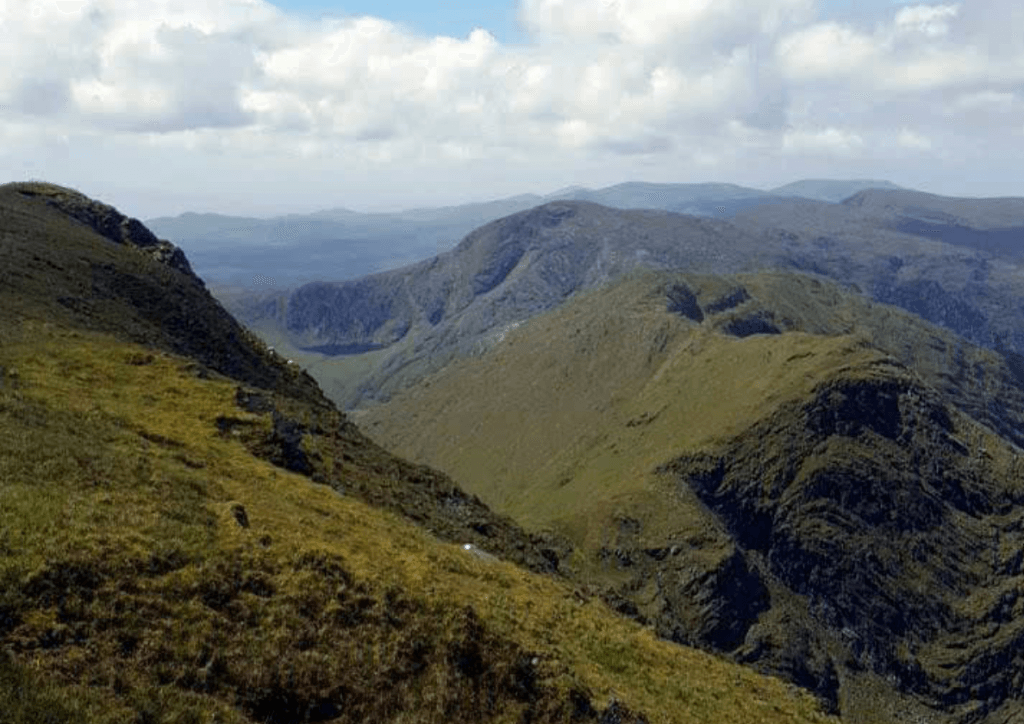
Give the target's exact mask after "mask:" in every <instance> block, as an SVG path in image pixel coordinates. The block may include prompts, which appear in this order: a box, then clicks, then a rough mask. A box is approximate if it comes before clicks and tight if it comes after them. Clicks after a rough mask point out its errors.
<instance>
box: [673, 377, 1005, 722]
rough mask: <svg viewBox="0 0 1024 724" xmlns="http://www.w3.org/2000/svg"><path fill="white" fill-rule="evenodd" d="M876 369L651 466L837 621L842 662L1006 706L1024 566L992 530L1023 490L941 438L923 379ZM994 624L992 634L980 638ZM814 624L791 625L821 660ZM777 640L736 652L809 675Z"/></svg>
mask: <svg viewBox="0 0 1024 724" xmlns="http://www.w3.org/2000/svg"><path fill="white" fill-rule="evenodd" d="M877 372H878V374H877V376H876V377H875V378H874V379H839V380H835V381H832V382H830V383H828V384H825V385H822V386H821V387H820V388H819V389H818V390H817V391H816V393H815V395H814V397H813V399H812V400H811V401H809V402H807V403H804V404H800V405H797V406H793V407H788V408H782V409H780V410H779V411H778V412H777V413H776V414H775V415H773V416H772V418H770V419H768V420H765V421H763V422H761V423H759V424H757V425H755V426H753V427H752V428H751V429H749V430H748V431H746V432H744V433H743V434H742V435H740V436H738V437H736V438H735V439H733V440H732V441H731V442H730V443H729V444H727V445H725V446H723V447H722V448H721V449H719V450H715V451H712V452H709V453H708V454H701V455H697V456H692V457H685V458H680V459H679V460H676V461H674V462H673V463H671V464H669V465H667V466H666V468H665V470H667V471H671V472H672V473H673V474H675V475H676V476H677V478H678V480H679V484H680V485H683V486H686V487H687V488H688V489H690V490H693V491H694V492H696V494H697V495H698V496H699V497H700V499H701V500H702V501H703V502H704V503H705V504H706V505H707V506H708V508H709V509H710V510H711V511H712V512H713V513H714V514H715V515H716V516H718V518H719V519H720V520H721V521H722V522H723V523H724V525H725V526H726V528H727V529H728V530H729V531H730V533H731V534H732V536H733V537H734V539H735V540H736V541H737V543H738V545H739V549H740V550H741V551H744V552H746V553H747V554H748V555H756V557H757V559H758V560H759V561H762V562H763V566H764V572H763V575H766V576H770V577H772V578H774V579H777V580H778V581H780V582H782V583H783V584H784V585H785V586H786V587H787V588H788V589H789V590H792V591H794V592H796V593H798V594H800V595H801V596H804V597H806V600H807V601H808V605H809V610H810V611H811V612H813V617H814V620H815V621H816V622H817V623H818V624H821V625H823V626H824V627H825V628H826V629H827V630H831V631H833V632H836V633H840V632H841V636H839V637H838V638H840V639H841V640H842V648H843V650H844V652H845V653H844V655H843V657H842V658H841V659H840V660H839V662H838V664H837V665H838V666H839V668H840V669H842V668H852V669H853V670H867V671H871V672H874V673H875V674H878V675H879V676H881V677H883V678H889V679H891V680H892V681H894V682H896V684H897V686H898V688H899V689H900V690H902V691H905V692H911V693H913V694H915V695H918V696H920V697H922V698H923V699H925V700H927V701H928V702H929V704H930V705H931V706H933V707H935V708H936V709H937V710H942V711H946V712H955V713H956V717H955V720H956V721H978V720H979V718H980V717H983V716H986V715H988V714H991V713H993V712H997V711H1001V712H1007V711H1013V710H1016V708H1017V707H1019V702H1018V701H1017V697H1018V694H1016V693H1014V692H1015V689H1014V684H1013V683H1012V682H1014V681H1017V680H1018V679H1019V678H1020V677H1021V676H1024V660H1020V659H1019V658H1018V653H1017V652H1016V649H1015V647H1016V646H1017V645H1018V642H1019V641H1020V640H1021V639H1022V636H1024V623H1022V622H1021V621H1019V620H1016V619H1011V618H1007V612H1008V611H1011V610H1016V608H1015V606H1016V596H1015V594H1014V592H1015V591H1016V590H1017V587H1019V586H1020V585H1021V584H1022V583H1024V578H1021V577H1020V575H1019V573H1015V572H1013V571H1019V566H1017V565H1016V559H1013V558H1011V559H1010V560H1009V561H1007V560H1006V559H1005V558H1003V555H1005V554H1004V553H1002V552H1001V550H1002V549H1001V548H1000V547H999V546H998V545H997V544H996V543H995V541H998V540H999V539H1000V538H1001V537H1002V536H1004V535H1006V533H1005V525H1006V524H1005V522H1004V520H1005V519H1004V518H1003V517H1002V516H1004V515H1006V514H1007V513H1009V512H1011V511H1013V510H1017V511H1019V510H1020V508H1014V504H1013V503H1012V502H1011V501H1013V500H1018V504H1019V502H1024V498H1020V495H1021V489H1020V480H1019V479H1011V480H1006V479H1005V478H1001V477H999V476H997V475H994V474H993V473H992V472H991V468H989V466H988V464H987V460H986V459H985V457H984V455H979V453H978V452H977V451H976V449H968V448H965V447H964V446H963V445H962V444H961V443H960V442H959V441H958V440H957V439H956V438H955V435H954V423H953V421H952V419H951V417H950V414H949V412H948V410H947V409H946V408H945V407H944V406H943V405H942V404H941V403H940V401H939V400H938V398H937V396H936V395H935V393H934V392H933V391H931V390H929V389H928V388H925V387H921V386H920V385H919V384H915V383H914V382H913V380H912V379H911V378H908V377H907V376H906V374H905V372H903V371H902V370H900V369H899V367H898V366H897V367H894V368H892V369H891V370H889V371H886V370H883V369H879V370H878V371H877ZM961 424H962V423H961ZM1016 515H1017V516H1019V513H1017V514H1016ZM1014 525H1016V524H1014ZM1021 544H1024V539H1021V540H1018V541H1017V542H1016V543H1015V544H1013V546H1012V547H1013V548H1017V547H1018V546H1020V545H1021ZM993 600H994V601H997V602H998V605H996V606H992V605H991V604H983V603H982V602H983V601H986V602H987V601H993ZM993 626H995V627H1001V628H1003V629H1004V631H1003V633H1002V635H1000V636H999V637H997V638H996V639H995V640H992V641H986V640H985V634H984V633H983V632H985V631H991V630H992V628H991V627H993ZM1007 629H1008V630H1007ZM954 632H958V633H957V634H955V635H954ZM813 635H814V629H813V628H805V629H803V630H802V631H801V632H800V637H799V638H798V645H797V646H796V649H799V648H800V647H802V646H803V647H804V648H807V649H808V650H807V652H805V653H806V654H807V655H808V656H809V659H810V660H812V661H813V660H815V659H816V658H819V659H821V658H822V657H825V659H827V658H828V656H827V651H828V649H827V648H826V647H825V646H823V645H820V644H819V645H813V644H808V645H806V646H805V645H804V644H800V643H799V642H800V641H805V642H806V641H811V640H812V639H813ZM957 638H958V639H959V643H953V640H954V639H957ZM983 642H984V643H983ZM787 648H789V649H790V650H791V653H792V654H793V656H790V655H788V654H787V655H783V656H780V655H779V652H778V651H774V652H771V651H769V650H768V649H766V648H764V647H763V646H762V645H759V644H758V643H757V641H756V638H755V640H753V641H750V642H748V646H747V647H746V648H745V650H743V651H742V652H741V655H740V656H739V660H741V661H745V662H749V663H758V662H759V663H760V664H761V665H762V666H763V667H764V668H765V669H766V670H772V671H776V672H777V673H780V674H783V675H788V676H789V677H790V678H792V679H793V680H794V681H797V682H800V683H803V684H804V685H807V682H808V680H807V679H806V676H805V675H804V674H800V673H799V672H794V671H788V672H787V670H786V668H787V666H786V665H785V662H786V661H791V660H795V659H796V658H798V657H797V656H796V654H797V653H799V652H798V651H797V650H795V649H793V647H792V646H789V645H787ZM822 660H824V659H822ZM980 661H989V662H994V661H999V662H1001V663H1000V667H1001V668H999V669H996V668H995V667H993V666H992V665H991V664H988V665H982V664H980V663H979V662H980ZM940 662H941V663H940ZM830 666H832V665H830ZM819 668H820V667H819ZM826 668H830V667H826ZM824 673H825V674H827V675H825V676H824V677H823V678H822V675H821V674H822V672H818V674H816V675H815V676H817V677H818V678H817V679H816V680H815V681H814V682H813V683H814V685H813V686H812V687H811V688H813V689H815V690H816V691H817V692H818V693H819V694H820V695H822V696H823V697H824V698H826V700H829V701H835V699H836V693H837V690H838V680H837V679H836V677H835V673H834V672H832V673H831V674H829V673H828V672H824ZM802 678H803V679H804V680H803V681H801V679H802ZM813 678H814V677H812V679H813Z"/></svg>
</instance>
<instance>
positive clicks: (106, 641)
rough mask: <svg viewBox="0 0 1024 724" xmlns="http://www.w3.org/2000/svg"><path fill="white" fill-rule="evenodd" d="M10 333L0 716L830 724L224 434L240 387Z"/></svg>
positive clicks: (4, 406) (728, 669)
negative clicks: (639, 718) (631, 713)
mask: <svg viewBox="0 0 1024 724" xmlns="http://www.w3.org/2000/svg"><path fill="white" fill-rule="evenodd" d="M5 331H6V332H7V338H6V340H5V344H4V346H3V350H2V353H0V365H2V368H3V371H4V377H3V379H4V385H3V389H2V390H0V429H2V430H3V433H4V434H3V435H0V480H2V481H3V483H2V488H0V490H2V494H3V500H4V505H3V506H2V508H0V553H2V555H0V578H2V580H3V581H4V585H3V587H2V588H0V590H2V594H0V595H2V599H0V601H2V602H0V612H2V615H0V633H2V639H0V640H2V642H3V648H4V649H5V650H6V651H7V652H8V655H12V657H11V659H10V660H8V662H7V663H6V664H5V669H4V670H3V673H2V675H0V689H2V693H0V699H4V700H7V701H13V702H15V703H14V705H13V708H11V709H8V710H7V711H6V713H3V714H0V721H5V722H8V721H10V722H14V721H18V722H35V721H42V720H43V718H42V717H43V715H44V714H49V715H55V716H60V717H61V718H62V719H63V720H67V719H69V718H70V719H74V720H78V721H81V720H85V721H110V722H114V721H117V722H124V721H140V722H142V721H166V722H171V721H195V722H208V721H222V722H245V721H279V722H285V721H395V722H398V721H410V722H412V721H416V722H428V721H438V722H441V721H455V720H458V721H520V720H521V719H522V717H525V716H528V715H527V712H529V716H530V717H533V718H532V719H530V720H536V721H569V720H570V719H571V718H573V716H575V715H574V714H573V712H574V711H576V710H579V711H586V709H587V704H586V703H585V702H586V701H590V700H593V701H594V702H595V703H594V705H593V706H594V707H595V708H596V709H597V710H601V709H605V708H606V703H607V702H608V700H609V697H613V696H614V697H616V698H617V700H618V701H620V702H625V703H627V704H628V706H629V707H630V708H633V709H635V710H636V711H640V712H643V716H644V717H645V718H646V719H645V720H646V721H649V722H655V721H659V722H670V721H671V722H708V721H722V722H726V721H728V722H744V721H749V722H760V721H779V722H783V721H786V722H790V721H806V722H818V721H820V722H824V721H826V718H825V717H823V716H821V715H820V714H817V713H815V710H814V707H813V706H812V704H811V703H810V701H809V700H808V698H807V697H806V696H804V695H801V694H796V693H795V692H793V691H791V690H788V689H787V687H786V686H784V685H783V684H782V683H781V682H779V681H775V680H771V679H766V678H763V677H760V676H758V675H755V674H753V673H752V672H749V671H747V670H745V669H742V668H741V667H737V666H735V665H732V664H728V663H726V662H724V661H721V660H719V659H716V658H714V657H711V656H708V655H706V654H702V653H699V652H696V651H693V650H688V649H684V648H682V647H678V646H673V645H669V644H666V643H664V642H659V641H657V640H655V638H654V637H653V636H652V634H651V633H650V631H648V630H645V629H644V628H642V627H640V626H638V625H636V624H632V623H629V622H626V621H624V620H622V619H620V618H618V617H617V616H615V615H614V614H612V613H611V612H610V611H609V610H607V609H606V608H605V607H604V606H603V605H602V604H600V603H599V602H597V601H595V600H589V601H585V600H581V599H580V598H578V597H576V596H574V595H573V592H574V589H573V587H572V586H571V585H568V584H566V583H562V582H559V581H557V580H555V579H551V578H545V577H541V576H538V575H536V574H530V573H527V572H525V571H523V570H522V569H519V568H517V567H515V566H513V565H511V564H508V563H504V562H501V561H499V560H496V559H492V558H489V557H486V556H477V555H475V554H474V552H473V551H466V550H464V549H462V548H461V547H460V546H457V545H453V544H446V543H443V542H440V541H438V540H437V539H435V538H433V537H432V536H430V535H429V534H427V533H426V532H425V531H423V530H421V529H419V528H417V527H416V526H414V525H412V524H411V523H409V522H407V521H405V520H402V519H401V518H400V517H398V516H396V515H394V514H389V513H387V512H384V511H381V510H377V509H374V508H370V507H368V506H367V505H366V504H364V503H362V502H360V501H357V500H354V499H352V498H349V497H346V496H341V495H338V494H337V493H336V492H335V491H334V490H332V489H331V488H330V487H327V486H323V485H317V484H313V483H311V482H310V480H309V479H308V478H306V477H304V476H301V475H298V474H295V473H291V472H288V471H286V470H283V469H281V468H278V467H275V466H273V465H271V464H269V463H267V462H265V461H261V460H259V459H257V458H254V457H253V456H252V455H251V454H249V452H248V451H247V450H246V449H245V447H244V446H243V444H242V443H241V442H240V441H239V440H238V439H237V436H233V435H230V434H228V435H221V434H218V425H217V422H218V420H220V419H223V418H225V417H246V416H247V415H245V414H244V413H240V412H239V410H238V408H237V403H236V388H237V384H236V383H235V382H233V381H231V380H227V379H209V380H205V381H204V380H199V379H196V378H195V376H194V375H192V374H190V373H189V371H188V368H189V366H190V364H191V361H190V360H189V359H187V358H182V357H176V356H174V355H167V354H156V355H154V354H153V353H152V352H151V351H150V350H149V349H147V348H145V347H142V346H137V345H131V344H125V343H122V342H118V341H116V340H114V339H111V338H110V337H107V336H104V335H99V334H92V333H85V332H69V331H65V330H60V329H59V328H56V327H54V326H52V325H40V324H26V325H25V326H24V327H23V328H22V329H21V330H20V333H19V334H17V335H11V330H10V329H7V330H5ZM12 337H16V338H15V339H12ZM248 417H251V418H252V419H253V421H254V422H255V423H256V424H260V425H269V420H268V419H267V417H268V416H267V415H262V416H260V415H256V414H251V415H248ZM579 716H580V717H581V719H583V720H593V719H596V718H597V717H596V714H595V715H586V716H584V715H583V714H579ZM630 720H631V719H630Z"/></svg>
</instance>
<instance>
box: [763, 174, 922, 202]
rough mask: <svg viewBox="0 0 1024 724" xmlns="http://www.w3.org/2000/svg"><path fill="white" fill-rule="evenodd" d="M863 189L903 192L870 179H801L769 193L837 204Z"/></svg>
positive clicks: (888, 183)
mask: <svg viewBox="0 0 1024 724" xmlns="http://www.w3.org/2000/svg"><path fill="white" fill-rule="evenodd" d="M865 189H893V190H903V187H902V186H897V185H896V184H894V183H892V182H891V181H878V180H871V179H849V180H839V179H803V180H801V181H794V182H793V183H788V184H785V185H784V186H779V187H778V188H774V189H772V190H771V191H770V192H769V193H771V194H775V195H778V196H800V197H803V198H806V199H815V200H817V201H831V202H833V203H838V202H840V201H842V200H843V199H846V198H849V197H850V196H853V195H854V194H856V193H858V192H860V191H863V190H865Z"/></svg>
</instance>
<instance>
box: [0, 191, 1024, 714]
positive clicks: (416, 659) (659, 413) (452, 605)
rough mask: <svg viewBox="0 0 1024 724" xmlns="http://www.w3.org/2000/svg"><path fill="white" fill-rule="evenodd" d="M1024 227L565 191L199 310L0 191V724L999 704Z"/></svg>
mask: <svg viewBox="0 0 1024 724" xmlns="http://www.w3.org/2000/svg"><path fill="white" fill-rule="evenodd" d="M627 186H628V185H627ZM637 188H639V186H638V185H632V191H636V190H637ZM736 188H739V187H736ZM822 188H824V187H822ZM796 190H797V191H803V192H804V193H809V191H807V189H806V188H804V189H800V188H797V189H796ZM846 190H849V187H843V186H842V185H841V184H836V185H833V188H831V189H825V191H827V192H828V193H831V194H833V195H835V194H839V193H842V192H845V191H846ZM580 192H581V190H580V189H566V190H562V192H560V193H561V195H563V196H572V195H573V194H577V193H580ZM714 193H715V194H717V196H716V198H717V199H721V198H723V197H722V196H721V194H723V193H725V191H724V190H723V189H717V190H715V191H714ZM787 193H788V192H787ZM823 193H824V192H823ZM709 198H710V197H709ZM688 203H695V200H694V199H691V200H690V201H689V202H688ZM346 213H348V212H346V211H345V210H335V211H331V212H324V214H326V215H328V216H329V215H331V214H335V215H338V216H344V215H345V214H346ZM417 213H421V214H422V215H423V218H429V217H430V214H431V213H434V212H431V211H429V210H420V211H419V212H417ZM442 215H443V214H442ZM1022 226H1024V200H1021V199H950V198H945V197H936V196H933V195H929V194H922V193H921V192H914V191H908V190H903V189H898V188H897V189H893V188H888V189H884V188H870V189H863V188H862V189H859V190H855V191H854V193H853V194H852V195H850V196H846V197H844V198H843V199H842V201H841V203H836V202H835V201H834V200H821V199H819V200H814V199H807V198H800V199H782V198H779V197H775V198H774V200H773V201H772V202H771V203H765V204H761V205H755V206H750V207H748V208H744V209H742V210H738V211H737V212H736V213H735V215H734V216H732V217H731V218H729V219H725V218H722V219H714V218H706V217H701V216H696V215H692V214H685V213H679V212H677V211H672V210H666V209H617V208H612V207H610V206H608V205H604V204H602V203H597V202H595V201H594V200H588V199H574V198H565V199H559V200H553V201H546V202H543V203H541V204H540V205H537V206H533V207H530V208H527V209H524V210H520V211H516V212H513V213H511V214H509V215H506V216H503V217H501V218H498V219H495V220H491V221H488V222H486V223H484V224H483V225H482V226H479V227H478V228H476V229H474V230H472V231H471V232H469V233H468V234H466V235H465V236H464V238H462V240H461V242H459V243H458V244H457V245H456V246H455V247H454V248H452V249H450V250H448V251H445V252H444V253H442V254H439V255H437V256H435V257H433V258H429V259H425V260H422V261H418V262H416V263H414V264H412V265H409V266H406V267H403V268H400V269H396V270H392V271H388V272H383V273H378V274H374V275H370V276H366V277H362V278H359V279H354V280H346V281H330V280H324V281H319V282H316V283H311V284H307V285H304V286H301V287H299V288H297V289H295V290H293V291H290V292H288V293H280V294H278V293H274V292H267V293H262V294H259V293H251V292H246V293H239V294H235V295H233V296H232V295H227V294H225V295H223V296H222V297H221V300H218V299H217V297H216V296H215V295H214V294H213V293H211V288H212V287H211V288H208V286H207V283H206V282H204V280H203V279H201V278H200V276H199V275H197V273H196V272H195V271H194V270H195V268H196V267H195V266H194V265H193V262H192V260H191V259H189V258H186V254H185V253H184V252H183V251H182V249H181V248H179V247H178V246H176V245H175V243H172V241H167V240H163V239H161V238H159V236H158V235H156V234H154V233H152V232H151V230H150V229H149V228H148V227H147V225H144V224H142V223H141V222H138V221H137V220H135V219H132V218H130V217H127V216H125V215H124V214H122V213H121V212H119V211H118V210H116V209H114V208H112V207H110V206H108V205H106V204H104V203H102V202H100V201H97V200H93V199H90V198H88V197H86V196H84V195H83V194H81V193H79V192H77V191H75V190H73V189H68V188H65V187H61V186H57V185H54V184H46V183H16V184H7V185H5V186H0V260H2V264H0V432H3V434H2V435H0V495H2V499H3V502H4V504H3V505H2V506H0V700H3V701H5V702H8V706H7V709H6V710H4V711H3V712H0V722H4V723H5V724H6V722H8V721H10V722H19V723H22V722H36V721H45V720H58V721H97V722H100V721H102V722H120V721H134V722H152V721H168V722H170V721H179V722H180V721H195V722H200V721H211V720H216V721H222V722H233V723H234V722H237V723H239V724H246V723H248V722H257V721H258V722H300V721H301V722H321V721H322V722H348V721H352V722H356V721H380V722H395V723H396V724H397V723H398V722H404V721H417V722H420V721H422V722H435V721H436V722H448V721H465V722H575V721H584V722H585V721H591V722H601V723H602V724H623V723H625V722H629V723H630V724H639V723H640V722H644V723H645V724H653V723H654V722H687V723H689V722H694V723H695V722H727V721H728V722H741V723H742V722H751V723H753V722H768V723H772V722H780V723H781V722H822V723H823V722H839V721H843V722H850V723H852V724H890V723H891V724H896V723H897V722H899V723H902V722H934V723H936V724H978V723H980V724H1002V723H1004V722H1012V721H1016V720H1017V719H1018V718H1020V717H1021V716H1022V711H1024V709H1022V702H1021V694H1020V692H1021V682H1022V681H1024V658H1022V656H1021V653H1020V652H1021V651H1024V647H1022V644H1024V628H1022V624H1021V622H1022V621H1024V609H1022V607H1024V602H1022V601H1021V599H1020V595H1019V592H1020V590H1021V585H1022V583H1024V581H1022V577H1024V563H1022V561H1024V555H1022V551H1024V477H1022V476H1024V470H1022V469H1021V466H1020V458H1019V456H1020V452H1021V446H1022V445H1024V442H1022V438H1024V432H1022V430H1024V356H1022V355H1021V341H1022V339H1024V338H1022V337H1021V336H1020V334H1019V325H1020V318H1019V315H1020V314H1022V313H1024V311H1022V309H1021V308H1022V304H1021V303H1020V294H1019V290H1018V285H1019V282H1018V281H1017V274H1016V269H1017V265H1018V263H1019V260H1018V259H1017V255H1018V254H1019V245H1018V244H1017V243H1015V241H1014V239H1015V238H1019V236H1015V234H1017V232H1016V231H1015V229H1019V228H1020V227H1022ZM158 233H159V232H158ZM900 307H903V308H900ZM343 408H350V409H347V410H346V409H343ZM5 717H6V718H5ZM47 717H48V718H49V719H47Z"/></svg>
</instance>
